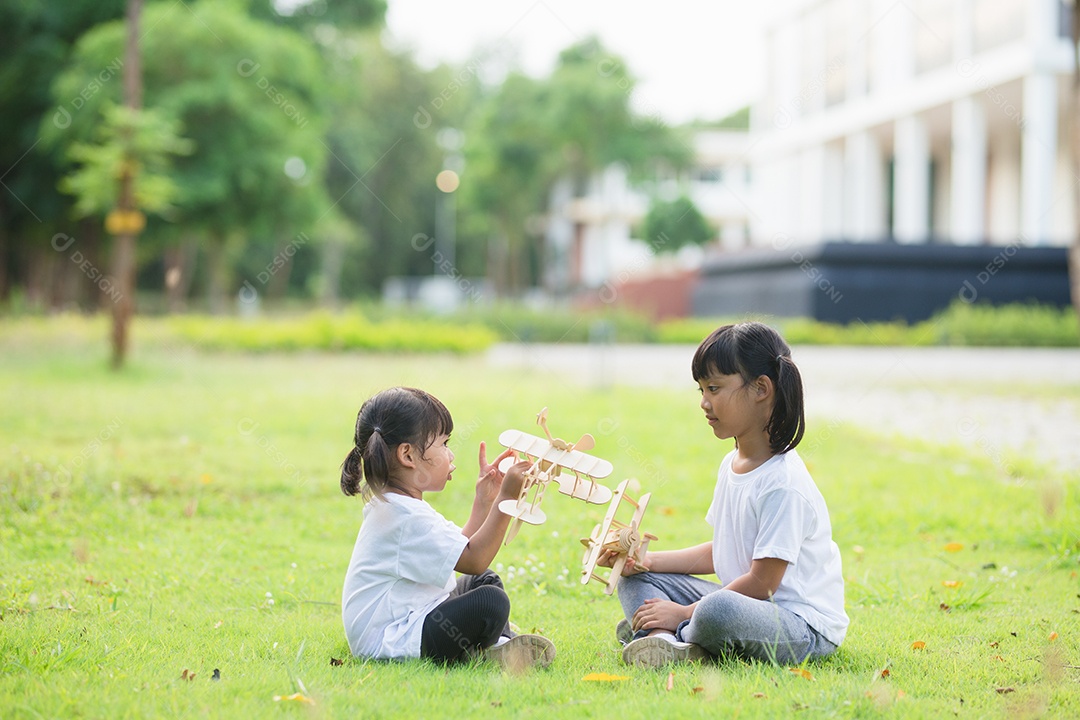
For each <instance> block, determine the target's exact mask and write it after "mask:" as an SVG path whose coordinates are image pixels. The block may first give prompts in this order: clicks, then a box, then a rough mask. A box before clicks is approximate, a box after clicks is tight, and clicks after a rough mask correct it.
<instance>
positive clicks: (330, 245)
mask: <svg viewBox="0 0 1080 720" xmlns="http://www.w3.org/2000/svg"><path fill="white" fill-rule="evenodd" d="M322 251H323V252H322V276H323V287H322V304H323V305H325V306H327V307H328V308H330V309H331V310H337V309H338V307H339V306H340V305H341V302H340V301H341V270H342V266H343V265H344V264H345V243H344V242H342V241H341V240H339V239H338V238H336V237H328V238H327V239H326V242H325V243H324V244H323V249H322Z"/></svg>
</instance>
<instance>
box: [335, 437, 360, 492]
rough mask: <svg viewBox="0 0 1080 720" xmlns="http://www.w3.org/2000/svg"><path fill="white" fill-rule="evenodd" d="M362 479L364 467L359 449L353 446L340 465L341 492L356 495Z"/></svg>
mask: <svg viewBox="0 0 1080 720" xmlns="http://www.w3.org/2000/svg"><path fill="white" fill-rule="evenodd" d="M363 479H364V467H363V463H362V458H361V455H360V448H358V447H356V446H355V445H354V446H353V449H352V450H350V451H349V454H348V455H347V456H345V462H343V463H342V464H341V492H343V493H345V494H346V495H350V496H351V495H356V494H357V493H358V492H360V482H361V481H362V480H363Z"/></svg>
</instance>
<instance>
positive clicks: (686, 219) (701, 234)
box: [643, 195, 716, 252]
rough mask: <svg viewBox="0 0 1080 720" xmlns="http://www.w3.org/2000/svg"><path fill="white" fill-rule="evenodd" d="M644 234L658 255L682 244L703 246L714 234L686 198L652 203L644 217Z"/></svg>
mask: <svg viewBox="0 0 1080 720" xmlns="http://www.w3.org/2000/svg"><path fill="white" fill-rule="evenodd" d="M643 234H644V235H645V240H646V242H648V243H649V244H650V245H651V246H652V248H653V249H654V250H656V251H657V252H671V251H674V250H678V249H679V248H681V247H683V246H684V245H704V244H705V243H707V242H709V241H710V240H712V239H713V238H715V237H716V231H715V230H714V229H713V228H712V227H710V226H709V223H708V221H707V220H705V216H704V215H702V214H701V211H700V210H698V209H697V206H696V205H695V204H694V202H693V201H692V200H691V199H690V198H688V197H687V196H686V195H680V196H679V197H678V198H676V199H674V200H672V201H670V202H665V201H663V200H656V201H653V204H652V207H650V208H649V212H648V214H647V215H646V216H645V223H644V229H643Z"/></svg>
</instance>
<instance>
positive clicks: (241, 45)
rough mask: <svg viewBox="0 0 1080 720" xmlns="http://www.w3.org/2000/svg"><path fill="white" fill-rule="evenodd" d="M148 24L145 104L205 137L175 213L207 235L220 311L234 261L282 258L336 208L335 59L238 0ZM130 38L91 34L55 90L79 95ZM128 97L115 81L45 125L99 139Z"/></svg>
mask: <svg viewBox="0 0 1080 720" xmlns="http://www.w3.org/2000/svg"><path fill="white" fill-rule="evenodd" d="M144 27H145V28H146V31H145V33H144V35H143V43H144V53H143V57H144V67H143V72H144V78H145V100H146V102H145V104H146V105H147V106H148V107H151V108H154V109H155V110H157V111H159V112H160V113H161V114H162V115H163V116H164V117H167V118H170V119H175V120H176V121H178V122H179V123H180V127H182V130H183V133H184V135H185V136H186V137H188V138H190V139H191V140H192V141H193V142H194V151H193V152H192V153H191V154H190V155H188V156H186V157H184V158H181V159H179V160H178V161H177V162H176V163H175V165H174V168H173V171H172V172H171V176H172V179H173V181H174V182H175V183H176V186H177V188H178V192H177V196H176V206H177V213H176V215H175V217H174V219H175V220H176V221H177V223H178V224H180V225H181V226H182V227H183V228H185V231H186V232H189V233H193V234H194V235H195V236H197V237H199V238H200V240H201V242H202V244H203V247H204V249H205V250H206V252H207V254H208V256H209V260H210V265H211V268H210V278H209V281H208V288H207V290H208V296H209V298H210V300H211V307H212V308H213V309H218V310H220V309H222V308H223V306H224V298H225V295H226V293H227V292H228V290H229V287H230V286H231V284H232V280H231V278H230V267H231V263H232V261H233V259H234V258H235V257H236V256H238V255H239V254H240V253H241V252H242V250H243V248H244V246H245V245H246V244H247V243H248V241H249V240H251V241H254V242H255V243H256V244H258V245H260V246H261V247H262V248H263V250H262V252H263V254H264V258H265V261H264V262H265V263H270V262H271V261H272V260H273V259H274V257H275V254H274V250H275V249H276V248H278V247H279V246H280V244H281V243H282V242H287V241H288V240H289V239H291V238H295V237H296V236H298V235H299V234H300V233H306V234H307V235H308V236H310V235H311V234H312V233H313V225H314V224H315V221H316V220H317V219H318V217H319V216H320V214H322V213H323V212H325V211H326V209H327V207H329V205H330V203H329V201H328V200H327V199H326V195H325V188H324V186H323V184H322V182H320V179H321V178H322V175H323V168H324V166H325V163H326V146H325V145H324V143H323V142H322V134H323V126H324V123H325V121H324V115H323V112H324V106H323V98H322V95H321V92H320V89H321V88H322V87H323V85H324V77H325V74H324V67H323V65H322V62H321V60H320V58H319V56H318V54H317V53H316V52H314V50H313V49H312V48H311V46H310V44H309V43H308V42H307V41H306V40H305V38H304V37H303V36H301V35H299V34H298V33H297V32H295V31H293V30H290V29H287V28H284V27H275V26H274V25H270V24H268V23H264V22H258V21H255V20H252V19H250V18H248V17H247V16H245V15H244V14H243V13H242V12H240V10H238V9H237V8H236V7H234V6H233V5H232V4H229V3H226V4H217V3H212V2H199V3H195V4H191V5H188V6H185V7H182V8H179V9H177V8H176V7H175V6H173V5H171V4H168V3H165V4H157V5H151V6H150V7H148V8H147V9H146V12H145V20H144ZM123 38H124V32H123V26H122V24H121V23H116V22H112V23H106V24H103V25H100V26H98V27H96V28H94V29H93V30H91V31H90V32H88V33H86V34H85V35H84V36H83V37H82V38H81V39H80V40H79V42H78V45H77V47H76V50H75V52H74V55H73V58H72V61H71V64H70V65H69V67H68V68H67V69H66V70H65V71H64V72H63V73H61V75H60V76H59V77H58V78H57V79H56V81H55V82H54V85H53V95H54V98H57V99H58V100H59V99H60V98H67V97H72V96H76V95H78V94H79V91H80V88H81V87H82V86H84V85H85V82H86V80H85V79H86V77H93V76H94V75H95V74H96V73H97V72H99V69H100V68H102V67H107V66H109V64H110V63H113V62H114V59H115V58H117V57H118V56H119V55H120V53H121V48H122V47H123V43H124V39H123ZM118 94H119V88H118V87H117V86H116V84H115V83H110V84H105V85H103V86H102V87H100V89H99V90H97V91H96V92H95V93H93V94H92V95H91V96H89V97H88V98H86V100H85V103H84V105H83V106H82V107H81V109H80V111H79V112H78V113H76V114H73V115H72V117H71V121H70V127H69V128H65V129H63V130H62V131H61V130H59V129H58V128H55V127H53V126H52V124H51V123H49V122H45V123H43V125H42V135H43V137H45V138H46V139H47V141H48V142H49V143H53V144H56V145H59V146H61V147H67V146H70V145H72V144H74V143H77V142H80V141H83V142H86V141H88V139H89V136H90V134H91V133H92V132H93V127H94V124H95V123H96V119H97V117H99V116H100V115H99V112H100V107H101V106H102V105H103V104H105V103H107V102H110V101H112V102H115V100H116V97H117V95H118ZM290 167H291V168H293V170H290V169H289V168H290Z"/></svg>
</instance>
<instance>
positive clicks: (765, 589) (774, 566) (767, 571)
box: [724, 558, 788, 600]
mask: <svg viewBox="0 0 1080 720" xmlns="http://www.w3.org/2000/svg"><path fill="white" fill-rule="evenodd" d="M787 566H788V563H787V560H780V559H779V558H762V559H760V560H754V561H753V562H752V563H750V572H748V573H746V574H745V575H740V576H739V577H737V578H735V579H734V580H732V581H731V582H729V583H728V584H727V585H725V586H724V588H725V589H727V590H733V591H735V592H737V593H739V594H740V595H745V596H747V597H752V598H754V599H756V600H768V599H769V598H771V597H772V596H773V595H775V594H776V589H777V588H778V587H780V581H781V580H783V579H784V573H785V572H787Z"/></svg>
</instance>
